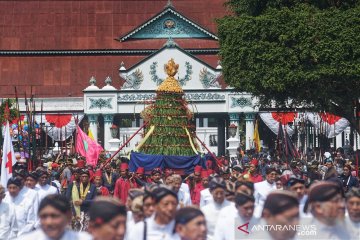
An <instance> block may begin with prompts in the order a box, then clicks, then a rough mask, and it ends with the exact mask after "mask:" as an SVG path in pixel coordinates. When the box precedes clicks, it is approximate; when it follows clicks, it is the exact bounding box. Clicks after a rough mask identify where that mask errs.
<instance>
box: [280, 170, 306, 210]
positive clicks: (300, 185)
mask: <svg viewBox="0 0 360 240" xmlns="http://www.w3.org/2000/svg"><path fill="white" fill-rule="evenodd" d="M285 187H286V189H287V190H289V191H290V192H293V193H294V194H296V196H297V198H298V200H299V211H300V217H311V214H309V213H305V212H304V207H305V203H306V200H307V197H308V196H307V195H306V194H305V180H303V179H300V178H296V177H295V176H291V177H290V179H289V180H288V181H287V183H286V186H285Z"/></svg>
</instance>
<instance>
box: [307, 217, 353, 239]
mask: <svg viewBox="0 0 360 240" xmlns="http://www.w3.org/2000/svg"><path fill="white" fill-rule="evenodd" d="M345 224H346V223H345V222H342V221H339V222H338V223H337V224H335V225H333V226H328V225H325V224H324V223H322V222H320V221H318V220H317V219H316V218H315V217H313V218H301V219H300V225H302V226H315V231H314V235H312V236H309V237H311V238H312V239H326V240H330V239H331V240H334V239H338V240H343V239H352V238H351V237H350V233H349V232H348V231H347V229H346V227H347V226H346V225H345ZM357 239H359V238H357Z"/></svg>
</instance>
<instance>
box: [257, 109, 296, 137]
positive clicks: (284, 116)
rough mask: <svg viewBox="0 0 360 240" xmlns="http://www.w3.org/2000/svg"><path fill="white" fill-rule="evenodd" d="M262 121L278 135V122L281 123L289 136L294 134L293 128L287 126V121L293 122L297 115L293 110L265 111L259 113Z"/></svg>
mask: <svg viewBox="0 0 360 240" xmlns="http://www.w3.org/2000/svg"><path fill="white" fill-rule="evenodd" d="M259 115H260V117H261V119H262V120H263V122H264V123H265V124H266V125H267V126H268V127H269V128H270V129H271V131H273V133H275V134H276V135H278V131H279V124H281V125H283V126H284V127H285V129H286V132H287V133H288V134H289V136H292V135H293V134H294V129H293V128H292V127H291V126H289V123H293V122H294V121H295V119H296V117H297V113H295V112H286V113H284V112H266V113H259Z"/></svg>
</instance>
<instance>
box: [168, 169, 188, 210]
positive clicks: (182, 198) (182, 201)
mask: <svg viewBox="0 0 360 240" xmlns="http://www.w3.org/2000/svg"><path fill="white" fill-rule="evenodd" d="M171 178H172V182H171V186H172V189H173V190H174V192H176V193H177V196H178V201H179V207H185V206H190V205H191V198H190V195H189V194H187V193H186V192H185V191H184V190H183V189H181V183H182V178H181V176H180V175H179V174H174V175H172V176H171Z"/></svg>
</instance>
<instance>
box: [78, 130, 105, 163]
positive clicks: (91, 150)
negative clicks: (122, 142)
mask: <svg viewBox="0 0 360 240" xmlns="http://www.w3.org/2000/svg"><path fill="white" fill-rule="evenodd" d="M103 150H104V149H103V148H102V147H101V146H100V144H98V143H97V142H96V141H95V140H92V139H91V138H90V137H89V136H88V135H86V134H85V133H84V132H83V131H82V130H81V128H80V127H79V126H76V152H77V153H79V154H80V155H81V156H83V157H85V158H86V163H87V164H89V165H92V166H96V164H97V162H98V158H99V154H100V152H101V151H103Z"/></svg>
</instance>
